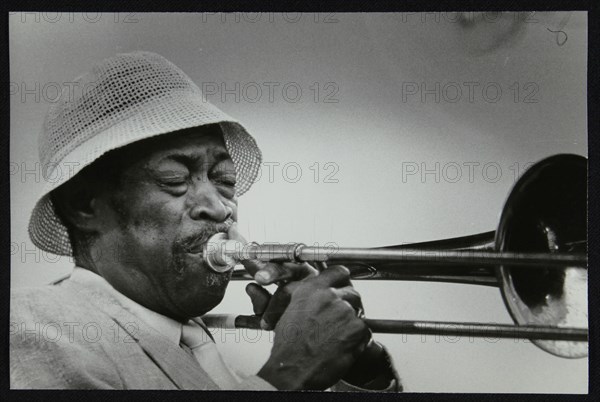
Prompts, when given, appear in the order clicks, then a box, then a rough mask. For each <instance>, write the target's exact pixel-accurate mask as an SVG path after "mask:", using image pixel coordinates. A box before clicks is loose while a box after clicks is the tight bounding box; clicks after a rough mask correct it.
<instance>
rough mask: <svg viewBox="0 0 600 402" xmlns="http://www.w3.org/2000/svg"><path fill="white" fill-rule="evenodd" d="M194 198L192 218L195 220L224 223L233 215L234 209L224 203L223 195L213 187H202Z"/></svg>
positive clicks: (191, 210) (191, 211)
mask: <svg viewBox="0 0 600 402" xmlns="http://www.w3.org/2000/svg"><path fill="white" fill-rule="evenodd" d="M200 187H201V188H199V189H198V191H197V192H196V194H195V196H194V197H193V200H192V201H191V202H192V207H191V209H190V217H191V218H192V219H194V220H211V221H215V222H224V221H225V220H227V219H228V218H231V217H232V215H233V208H232V207H230V206H228V205H226V204H225V203H224V202H223V198H222V196H221V194H219V192H218V191H217V189H215V188H214V186H211V185H205V186H200Z"/></svg>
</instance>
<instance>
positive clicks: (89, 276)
mask: <svg viewBox="0 0 600 402" xmlns="http://www.w3.org/2000/svg"><path fill="white" fill-rule="evenodd" d="M69 280H70V281H73V282H75V283H80V284H84V285H87V286H90V287H92V288H94V289H96V290H98V291H103V292H105V293H108V294H110V295H111V296H113V297H114V298H115V299H117V301H118V302H119V303H120V304H121V305H122V306H123V308H125V309H126V310H128V311H129V312H130V313H132V314H133V315H135V316H136V317H138V318H139V319H141V320H142V321H144V322H145V323H146V324H148V325H150V326H151V327H152V328H154V329H155V330H156V331H158V332H159V333H160V334H162V335H163V336H165V337H167V338H168V339H169V340H170V341H171V342H173V343H175V344H176V345H179V343H180V340H181V328H182V324H181V323H180V322H179V321H177V320H174V319H172V318H170V317H167V316H164V315H162V314H159V313H157V312H156V311H152V310H150V309H148V308H146V307H144V306H142V305H141V304H139V303H137V302H135V301H133V300H131V299H130V298H128V297H127V296H125V295H123V294H122V293H120V292H119V291H118V290H116V289H115V288H113V287H112V285H111V284H110V283H108V281H107V280H106V279H104V278H103V277H102V276H100V275H98V274H96V273H94V272H92V271H90V270H88V269H85V268H81V267H75V268H74V269H73V272H72V273H71V277H70V278H69Z"/></svg>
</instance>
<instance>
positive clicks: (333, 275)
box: [311, 265, 350, 288]
mask: <svg viewBox="0 0 600 402" xmlns="http://www.w3.org/2000/svg"><path fill="white" fill-rule="evenodd" d="M311 281H313V282H314V284H315V285H316V286H317V287H332V288H338V287H344V286H349V285H350V271H349V270H348V268H346V267H344V266H343V265H332V266H330V267H329V268H327V269H326V270H325V271H323V272H321V273H320V274H319V275H318V276H316V277H315V278H313V279H311Z"/></svg>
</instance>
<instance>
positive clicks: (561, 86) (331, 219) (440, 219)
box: [10, 12, 587, 393]
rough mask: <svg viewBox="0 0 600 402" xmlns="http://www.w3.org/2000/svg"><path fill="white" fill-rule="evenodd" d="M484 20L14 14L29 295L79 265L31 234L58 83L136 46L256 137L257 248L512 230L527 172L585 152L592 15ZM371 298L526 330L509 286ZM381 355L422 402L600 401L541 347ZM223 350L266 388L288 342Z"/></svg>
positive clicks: (408, 340)
mask: <svg viewBox="0 0 600 402" xmlns="http://www.w3.org/2000/svg"><path fill="white" fill-rule="evenodd" d="M468 17H469V18H472V20H473V21H475V23H473V24H460V23H458V22H457V20H456V18H457V15H456V14H455V13H448V14H446V13H430V14H412V13H408V14H406V13H405V14H369V15H365V14H337V13H336V14H298V13H289V14H282V13H263V14H260V13H258V14H257V13H247V14H241V13H240V14H175V13H173V14H141V13H136V14H97V13H88V14H80V13H75V14H68V13H63V14H60V13H58V14H57V13H28V14H25V13H14V14H13V15H11V17H10V68H11V122H10V123H11V133H10V135H11V137H10V143H11V145H10V150H11V173H12V175H11V219H12V224H11V241H12V245H11V246H12V247H11V252H12V267H11V285H12V286H13V287H22V286H35V285H42V284H45V283H48V282H49V281H51V280H53V279H56V278H58V277H60V276H62V275H64V274H66V273H68V272H69V271H70V270H71V268H72V264H71V262H70V261H69V259H67V258H60V259H59V258H58V257H56V256H53V255H50V254H46V253H43V252H40V251H39V250H37V251H36V250H35V248H34V247H33V245H32V244H31V242H30V241H29V239H28V237H27V230H26V227H27V223H28V219H29V213H30V211H31V209H32V207H33V204H34V202H35V201H36V196H37V194H38V193H39V192H40V190H41V188H42V186H43V182H44V175H43V173H44V172H43V169H41V168H40V167H39V165H37V166H36V162H38V157H37V137H38V133H39V132H40V130H41V126H42V122H43V118H44V114H45V111H46V109H47V107H48V105H49V104H50V103H51V102H52V99H53V97H54V96H56V85H59V86H61V85H64V84H65V83H68V82H70V81H71V80H72V79H73V78H75V77H76V76H77V75H79V74H81V73H83V72H85V71H87V70H89V69H90V67H91V66H92V65H93V63H94V62H96V61H99V60H100V59H102V58H105V57H109V56H112V55H114V54H115V53H118V52H129V51H133V50H148V51H153V52H157V53H159V54H161V55H163V56H165V57H166V58H168V59H169V60H171V61H172V62H174V63H175V64H176V65H178V66H179V67H180V68H182V69H183V70H184V71H185V72H186V73H188V74H189V75H190V77H191V78H192V79H193V80H194V81H195V82H196V83H198V85H200V86H202V87H203V88H205V89H210V90H211V91H212V92H214V94H211V95H207V97H208V100H210V101H211V102H213V103H214V104H216V105H217V106H218V107H220V108H222V109H223V110H224V111H225V112H227V113H229V114H230V115H232V116H234V117H236V118H237V119H239V120H240V121H242V122H243V123H244V124H245V126H246V127H247V128H248V130H249V131H250V132H251V133H252V134H253V135H254V136H255V138H256V139H257V141H258V143H259V145H260V146H261V149H262V151H263V155H264V161H265V162H266V164H265V165H264V166H263V168H262V170H261V171H262V175H261V178H260V180H259V181H258V182H257V183H256V184H255V186H254V187H253V189H252V190H251V191H250V192H249V193H248V194H247V195H244V196H243V197H242V198H241V199H240V227H241V229H242V233H243V234H244V235H245V236H246V237H247V238H248V239H249V240H254V241H258V242H264V241H272V242H289V241H296V242H304V243H307V244H314V243H318V244H325V243H328V242H334V243H336V244H338V245H340V246H360V247H374V246H383V245H391V244H399V243H411V242H417V241H426V240H435V239H442V238H448V237H455V236H462V235H468V234H473V233H478V232H483V231H488V230H494V229H495V228H496V226H497V223H498V218H499V216H500V213H501V211H502V207H503V205H504V201H505V199H506V197H507V196H508V193H509V191H510V188H511V186H512V184H513V183H514V182H515V179H516V177H517V176H518V175H519V174H521V173H522V171H523V169H524V167H526V165H527V164H528V163H531V162H535V161H537V160H539V159H541V158H543V157H546V156H549V155H553V154H556V153H575V154H580V155H587V126H586V121H587V116H586V73H587V72H586V63H587V15H586V13H582V12H578V13H526V14H509V13H502V14H497V13H489V14H486V15H483V14H481V13H472V14H471V15H470V16H468ZM552 31H555V32H552ZM556 31H561V32H556ZM565 40H566V41H565ZM469 83H470V84H469ZM236 85H237V86H236ZM436 85H437V86H436ZM457 87H458V88H460V89H461V92H460V93H459V92H457ZM257 88H260V90H261V92H258V91H257ZM269 88H273V90H272V92H271V93H269ZM469 88H473V92H472V94H469ZM517 88H518V89H517ZM298 89H300V91H301V92H298V91H297V90H298ZM498 89H500V91H498ZM228 91H229V92H228ZM427 91H430V92H427ZM415 92H416V93H415ZM436 96H437V97H438V98H437V99H436ZM436 164H437V165H436ZM469 166H472V169H473V170H472V171H469V169H470V168H469ZM415 169H417V170H416V171H415ZM423 170H427V171H428V172H429V173H427V174H425V175H421V173H422V171H423ZM316 172H318V175H317V174H316ZM409 173H414V174H409ZM244 286H245V283H243V282H237V283H232V284H231V285H230V289H229V290H228V294H227V296H226V299H225V301H224V302H223V303H222V304H221V305H220V306H219V307H218V308H217V310H216V311H215V312H227V313H237V314H241V313H250V312H251V307H250V303H249V300H248V299H247V296H246V295H245V292H244V290H243V289H244ZM355 286H356V288H357V289H358V290H359V291H360V292H361V294H362V295H363V302H364V305H365V310H366V313H367V315H368V316H370V317H373V318H398V319H428V320H445V321H463V320H464V321H482V322H500V323H511V319H510V316H509V314H508V313H507V311H506V310H505V308H504V305H503V302H502V299H501V296H500V293H499V290H498V289H496V288H485V287H477V286H468V285H454V284H443V283H441V284H431V283H429V284H428V283H416V282H413V283H406V282H367V281H363V282H360V281H355ZM377 339H379V340H380V341H382V342H383V343H384V344H385V345H387V347H388V349H389V350H390V352H391V354H392V355H393V357H394V359H395V362H396V366H397V368H398V370H399V372H400V374H401V376H402V378H403V381H404V383H405V387H406V390H408V391H417V392H418V391H423V392H439V391H443V392H542V393H544V392H549V393H562V392H565V393H585V392H587V359H575V360H569V359H561V358H558V357H554V356H552V355H550V354H547V353H545V352H543V351H541V350H540V349H538V348H537V347H535V346H534V345H532V344H531V343H529V342H528V341H522V340H521V341H514V340H502V341H495V340H485V339H476V340H469V339H468V338H462V339H457V338H439V337H438V338H436V337H433V336H427V337H421V336H400V335H380V336H377ZM217 341H218V343H224V344H226V345H223V346H222V347H221V349H222V350H223V353H224V354H225V355H226V358H227V359H228V360H229V361H230V363H231V364H232V365H233V366H235V367H237V368H239V369H240V370H241V371H243V372H247V373H250V372H253V371H254V372H255V371H256V370H257V369H258V368H259V367H260V366H261V365H262V364H263V363H264V361H265V360H266V358H267V356H268V351H269V348H270V341H271V339H270V338H269V334H268V333H266V332H265V333H262V332H255V331H238V332H237V333H236V332H231V331H221V332H219V333H217Z"/></svg>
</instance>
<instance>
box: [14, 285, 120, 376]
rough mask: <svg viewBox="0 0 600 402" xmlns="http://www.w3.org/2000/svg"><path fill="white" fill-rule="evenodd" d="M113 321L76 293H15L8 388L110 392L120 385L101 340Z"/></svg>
mask: <svg viewBox="0 0 600 402" xmlns="http://www.w3.org/2000/svg"><path fill="white" fill-rule="evenodd" d="M111 322H112V320H111V318H110V317H108V316H107V315H106V314H103V313H102V312H100V311H98V310H97V309H95V308H94V306H93V305H92V304H90V303H89V302H87V301H86V300H85V297H84V296H83V295H82V294H81V293H79V292H73V291H71V290H69V289H68V288H65V287H63V286H56V285H48V286H42V287H36V288H21V289H14V290H13V291H12V292H11V305H10V330H9V331H10V332H9V333H10V370H11V372H10V378H11V387H12V388H105V387H106V388H112V387H114V386H116V384H119V383H120V381H119V378H118V375H116V373H115V372H114V368H113V365H112V363H111V359H109V358H108V356H107V355H106V353H105V351H104V346H103V344H104V343H105V342H106V340H105V339H102V338H103V337H106V336H107V335H108V330H107V329H108V328H109V326H110V324H111Z"/></svg>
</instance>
